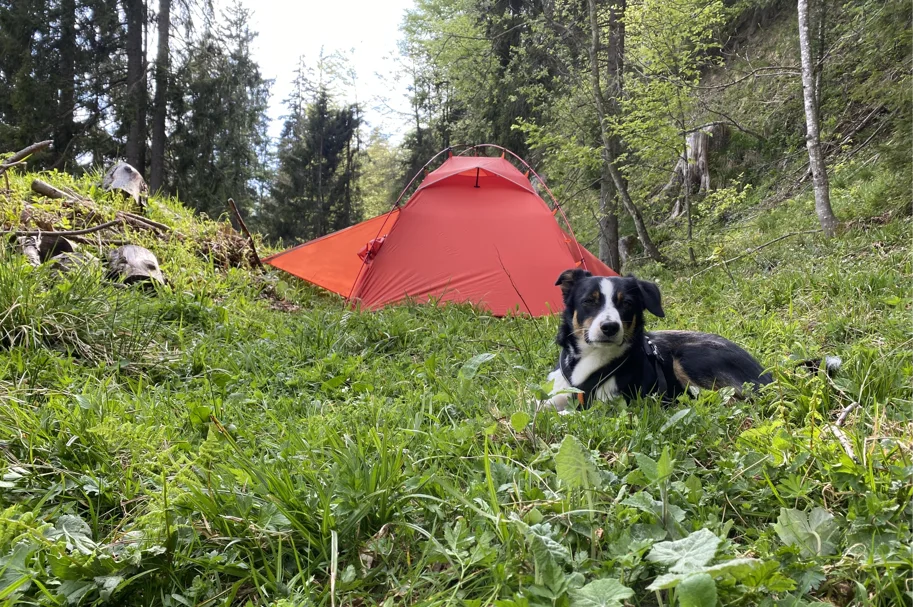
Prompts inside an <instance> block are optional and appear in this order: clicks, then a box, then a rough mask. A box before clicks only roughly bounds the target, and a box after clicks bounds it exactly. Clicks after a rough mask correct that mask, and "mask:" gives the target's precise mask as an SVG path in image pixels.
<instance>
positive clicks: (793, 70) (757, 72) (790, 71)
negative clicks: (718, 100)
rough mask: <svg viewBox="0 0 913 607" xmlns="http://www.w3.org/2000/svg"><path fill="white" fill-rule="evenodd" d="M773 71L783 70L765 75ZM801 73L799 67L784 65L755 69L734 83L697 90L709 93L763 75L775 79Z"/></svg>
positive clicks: (700, 87)
mask: <svg viewBox="0 0 913 607" xmlns="http://www.w3.org/2000/svg"><path fill="white" fill-rule="evenodd" d="M772 70H781V71H779V72H773V73H763V72H770V71H772ZM799 73H800V72H799V68H797V67H789V66H783V65H771V66H767V67H758V68H755V69H753V70H751V71H750V72H748V73H747V74H745V75H744V76H742V77H741V78H736V79H735V80H733V81H732V82H724V83H723V84H710V85H707V86H698V87H695V88H697V89H700V90H704V91H709V90H713V89H724V88H727V87H730V86H735V85H736V84H738V83H740V82H744V81H745V80H748V79H749V78H753V77H755V76H761V75H763V76H773V77H776V76H798V75H799Z"/></svg>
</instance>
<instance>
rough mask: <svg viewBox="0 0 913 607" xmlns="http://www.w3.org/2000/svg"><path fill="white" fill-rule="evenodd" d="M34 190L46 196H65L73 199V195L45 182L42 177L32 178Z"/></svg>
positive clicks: (67, 198)
mask: <svg viewBox="0 0 913 607" xmlns="http://www.w3.org/2000/svg"><path fill="white" fill-rule="evenodd" d="M32 191H33V192H35V193H36V194H41V195H42V196H44V197H46V198H64V199H66V200H73V197H72V196H70V195H69V194H67V193H66V192H64V191H63V190H58V189H57V188H55V187H54V186H52V185H51V184H49V183H45V182H44V181H41V180H40V179H33V180H32Z"/></svg>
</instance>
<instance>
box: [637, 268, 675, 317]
mask: <svg viewBox="0 0 913 607" xmlns="http://www.w3.org/2000/svg"><path fill="white" fill-rule="evenodd" d="M628 276H630V277H631V278H634V280H636V281H637V286H638V287H640V293H641V295H643V298H644V307H645V308H646V309H647V310H648V311H649V312H651V313H652V314H653V315H654V316H658V317H659V318H665V317H666V313H665V312H663V302H662V298H661V297H660V295H659V287H657V286H656V284H654V283H652V282H650V281H648V280H640V279H638V278H635V277H634V276H633V275H631V274H629V275H628Z"/></svg>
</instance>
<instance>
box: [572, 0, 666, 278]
mask: <svg viewBox="0 0 913 607" xmlns="http://www.w3.org/2000/svg"><path fill="white" fill-rule="evenodd" d="M596 2H597V0H587V8H588V10H589V21H590V45H589V59H590V85H591V87H592V89H593V90H592V92H593V99H594V103H595V107H596V115H597V116H598V118H599V128H600V135H601V138H602V157H603V159H604V164H605V168H606V169H607V171H608V174H609V177H610V178H611V180H612V183H613V184H614V186H615V189H616V191H617V193H618V196H619V197H620V198H621V202H622V205H623V206H624V207H625V210H626V211H627V212H628V214H629V215H631V219H633V220H634V228H635V230H636V231H637V237H638V238H639V239H640V242H641V244H643V247H644V251H645V252H646V253H647V255H649V256H650V258H651V259H653V260H654V261H657V262H659V263H662V264H667V263H668V262H669V260H668V259H666V258H665V257H664V256H663V254H662V253H660V252H659V249H657V248H656V245H654V244H653V241H652V240H651V239H650V233H649V232H648V231H647V226H646V224H645V223H644V220H643V216H642V215H641V213H640V209H638V208H637V205H635V204H634V201H633V200H631V196H630V195H629V194H628V186H627V184H626V183H625V180H624V177H623V176H622V175H621V172H620V171H619V170H618V167H617V166H615V163H616V161H617V158H618V150H616V149H613V145H612V143H613V135H612V134H611V133H609V130H608V126H607V124H606V119H607V118H608V114H607V112H608V111H610V109H611V107H610V105H609V104H608V103H607V101H606V98H605V95H604V93H603V91H602V85H601V84H600V78H599V48H600V41H599V40H600V32H599V19H598V15H597V10H596ZM615 2H616V6H617V8H616V9H615V10H617V13H616V14H615V17H614V19H616V20H618V21H621V17H623V13H624V9H625V5H626V2H625V0H615ZM616 25H617V23H616ZM616 32H617V34H618V35H617V36H616V37H615V44H616V45H618V47H617V49H613V51H615V53H616V54H614V55H613V61H614V63H615V67H614V68H613V71H615V70H617V72H616V74H617V75H620V74H621V73H622V70H621V68H622V67H623V66H622V61H623V55H622V49H623V46H624V30H623V29H622V28H620V27H618V28H616ZM613 84H617V86H619V87H620V86H621V79H620V77H619V78H616V79H615V81H614V83H613ZM619 92H620V91H618V90H616V91H613V93H615V95H614V96H613V103H614V104H615V106H614V107H615V108H616V109H615V111H617V99H618V96H619V95H618V93H619ZM614 141H615V142H618V140H617V138H616V139H614ZM618 143H620V142H618ZM614 247H615V250H616V251H617V250H618V238H617V237H616V238H615V244H614Z"/></svg>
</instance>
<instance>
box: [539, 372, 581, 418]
mask: <svg viewBox="0 0 913 607" xmlns="http://www.w3.org/2000/svg"><path fill="white" fill-rule="evenodd" d="M548 381H550V382H551V384H552V390H551V396H549V398H548V400H546V401H542V402H540V403H539V407H538V408H539V410H540V411H542V410H543V409H548V408H552V409H555V410H556V411H557V412H558V413H561V414H563V415H567V414H569V413H573V410H572V409H568V405H569V404H570V402H571V396H572V395H571V394H569V393H567V392H563V391H564V390H567V389H568V388H570V387H571V385H570V384H569V383H568V381H567V380H566V379H565V378H564V374H563V373H561V370H560V369H555V370H554V371H552V372H551V373H549V374H548Z"/></svg>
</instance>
